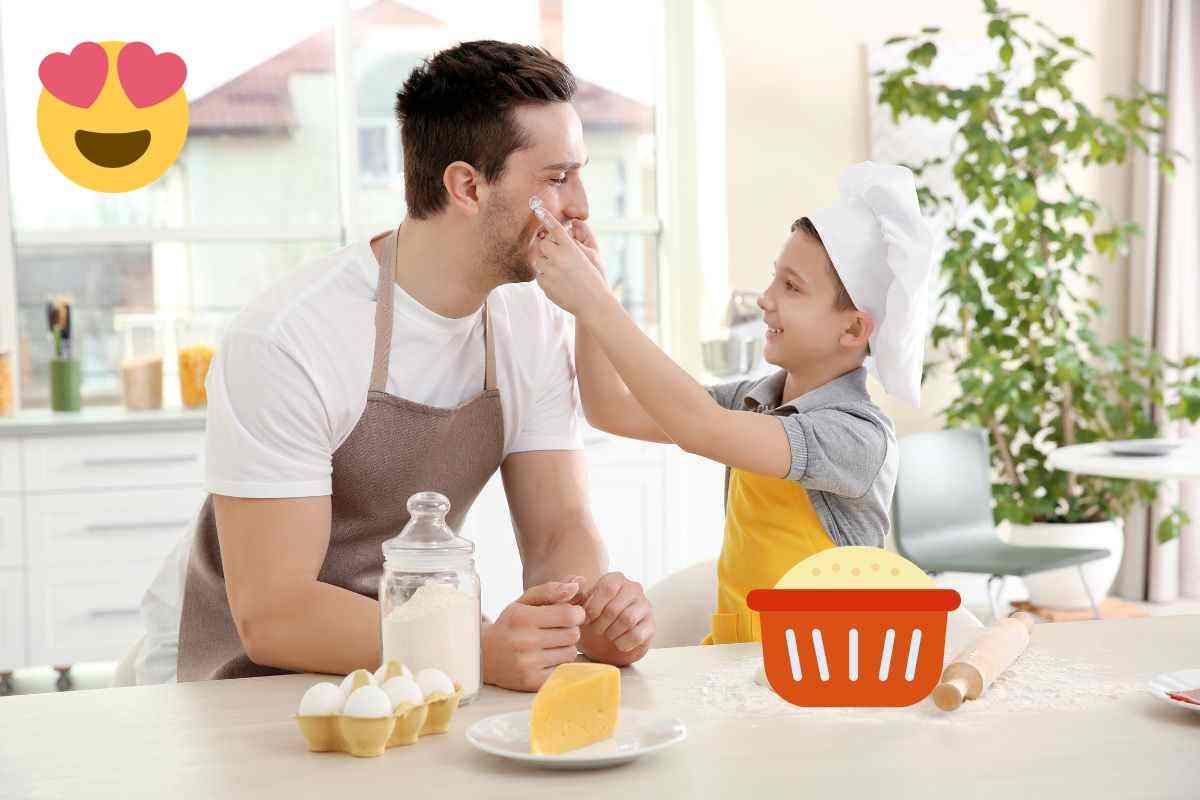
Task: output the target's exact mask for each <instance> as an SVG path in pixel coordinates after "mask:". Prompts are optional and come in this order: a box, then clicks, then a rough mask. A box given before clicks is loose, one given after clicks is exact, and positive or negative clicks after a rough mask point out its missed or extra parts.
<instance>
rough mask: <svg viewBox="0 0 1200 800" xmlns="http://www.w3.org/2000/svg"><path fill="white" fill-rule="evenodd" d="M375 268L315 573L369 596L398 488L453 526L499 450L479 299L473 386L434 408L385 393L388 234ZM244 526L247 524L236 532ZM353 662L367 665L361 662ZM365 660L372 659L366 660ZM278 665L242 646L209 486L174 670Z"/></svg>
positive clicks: (496, 401) (217, 672)
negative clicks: (352, 408) (360, 406)
mask: <svg viewBox="0 0 1200 800" xmlns="http://www.w3.org/2000/svg"><path fill="white" fill-rule="evenodd" d="M388 239H389V243H390V250H391V253H390V255H388V254H387V252H386V250H387V249H388V248H385V254H384V256H383V258H382V259H381V260H382V262H383V264H382V265H381V266H380V268H379V287H378V289H377V293H376V304H375V356H374V362H373V366H372V368H371V388H370V391H369V392H368V393H367V406H366V409H365V410H364V411H363V414H362V417H360V418H359V420H358V423H357V424H356V425H355V427H354V430H353V431H352V432H351V433H350V436H349V437H348V438H347V439H346V441H345V442H343V443H342V445H341V446H340V447H339V448H338V449H337V451H336V452H334V454H333V497H332V513H333V516H332V523H331V526H330V534H329V550H328V552H327V553H326V555H325V563H324V564H322V565H321V571H320V573H319V575H318V580H320V581H322V582H324V583H328V584H332V585H334V586H340V587H342V588H343V589H349V590H350V591H352V592H357V593H358V594H361V595H364V596H366V597H370V598H371V599H373V600H376V599H378V596H379V578H380V576H381V574H382V572H383V552H382V550H381V549H380V545H381V544H382V543H383V541H384V540H385V539H389V538H391V537H393V536H395V535H396V534H397V533H399V532H400V529H401V528H402V527H403V526H404V525H405V524H406V523H407V522H408V510H407V508H406V507H405V506H406V504H407V502H408V498H409V497H410V496H412V495H413V494H416V493H417V492H421V491H435V492H441V493H442V494H444V495H446V497H448V498H450V503H451V505H450V513H449V515H448V518H447V521H448V522H449V524H450V526H451V527H452V528H454V529H455V530H456V531H457V530H458V529H459V528H460V527H461V525H462V521H463V519H464V517H465V516H466V513H467V510H468V509H470V507H471V504H472V503H473V502H474V501H475V498H476V497H477V496H478V495H479V492H480V490H482V489H483V486H484V484H485V483H487V481H488V479H489V478H490V477H491V476H492V475H493V474H494V473H495V471H496V469H497V468H498V467H499V466H500V462H501V460H502V458H503V455H504V418H503V415H502V413H501V406H500V391H499V390H498V389H497V388H496V354H495V349H494V342H493V339H494V337H493V336H492V329H491V321H490V319H489V317H488V309H487V304H486V303H485V304H484V307H483V317H484V353H485V356H484V381H483V392H482V393H481V394H479V395H477V396H476V397H474V398H473V399H471V400H468V401H466V402H465V403H463V404H461V405H459V406H458V407H457V408H434V407H433V406H427V405H424V404H422V403H415V402H413V401H411V400H405V399H404V398H402V397H396V396H395V395H391V394H388V393H387V392H386V391H385V390H386V388H387V376H388V360H389V355H390V353H391V348H392V295H393V286H394V285H395V271H396V258H397V256H396V236H395V235H391V236H389V237H388ZM245 535H253V531H247V532H245ZM363 666H368V665H366V664H364V665H363ZM371 666H373V665H371ZM286 672H287V670H282V669H277V668H274V667H268V666H262V665H259V664H255V663H254V662H252V661H251V660H250V659H249V658H248V657H247V656H246V649H245V648H244V647H243V646H242V641H241V638H240V637H239V636H238V632H237V628H236V627H235V626H234V622H233V616H232V614H231V613H230V609H229V598H228V595H227V594H226V592H225V575H224V570H223V569H222V566H221V549H220V546H219V544H218V541H217V525H216V517H215V515H214V513H213V502H212V496H211V495H209V497H208V498H207V499H206V500H205V502H204V506H203V508H202V509H201V512H200V517H199V521H198V523H197V526H196V532H195V537H194V540H193V543H192V550H191V554H190V556H189V559H188V569H187V580H186V583H185V589H184V596H183V612H182V617H181V619H180V630H179V663H178V679H179V681H180V682H183V681H197V680H213V679H218V678H249V677H256V676H261V675H280V674H284V673H286Z"/></svg>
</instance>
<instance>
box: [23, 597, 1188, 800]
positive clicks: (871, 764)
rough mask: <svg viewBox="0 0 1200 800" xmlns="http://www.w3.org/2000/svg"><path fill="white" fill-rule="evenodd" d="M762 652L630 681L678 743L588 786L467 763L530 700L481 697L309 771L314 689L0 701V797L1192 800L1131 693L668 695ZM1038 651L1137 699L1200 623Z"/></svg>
mask: <svg viewBox="0 0 1200 800" xmlns="http://www.w3.org/2000/svg"><path fill="white" fill-rule="evenodd" d="M756 648H757V645H735V646H731V647H689V648H676V649H667V650H654V651H651V653H650V654H649V655H648V656H647V658H646V659H644V660H643V661H642V662H641V663H640V664H638V665H637V666H636V667H634V668H631V669H627V670H624V675H623V689H622V690H623V703H622V705H623V707H627V708H641V709H652V710H656V711H659V712H663V713H669V714H672V715H675V716H678V717H680V718H682V719H683V720H684V722H685V723H686V724H687V725H688V739H687V741H685V742H684V743H682V744H680V745H677V746H675V747H674V748H671V749H669V750H667V751H665V752H662V753H659V754H657V755H654V756H650V757H648V758H644V759H641V760H639V761H636V762H634V763H632V764H629V765H627V766H623V767H617V768H613V769H608V770H601V771H595V772H543V771H538V770H534V769H528V768H525V767H522V766H520V765H517V764H513V763H510V762H507V761H504V760H502V759H500V758H497V757H494V756H489V755H485V754H483V753H480V752H477V751H476V750H474V749H473V748H472V747H471V746H470V745H469V744H468V743H467V741H466V739H465V737H464V735H463V733H464V731H465V730H466V728H467V726H468V725H469V724H470V723H472V722H474V721H476V720H478V719H480V718H482V717H484V716H488V715H491V714H496V713H500V712H504V711H511V710H517V709H522V708H526V707H528V705H529V703H530V700H531V696H530V695H522V694H515V693H511V692H505V691H501V690H497V689H492V688H486V689H485V690H484V692H483V693H482V695H481V696H480V699H479V700H478V701H477V702H475V703H474V704H472V705H470V706H467V707H466V708H464V709H462V710H461V711H460V712H459V714H458V715H457V716H456V717H455V720H454V722H453V723H452V727H451V730H450V733H448V734H447V735H445V736H438V737H430V738H427V739H422V740H421V741H420V742H418V743H417V744H416V745H415V746H413V747H408V748H397V749H393V750H389V751H387V752H386V753H385V754H384V755H383V756H381V757H379V758H374V759H355V758H351V757H349V756H344V755H340V754H330V753H325V754H314V753H309V752H307V751H306V749H305V745H304V739H303V737H302V736H301V734H300V732H299V730H298V729H297V727H296V725H295V722H294V721H293V720H292V719H291V715H292V714H293V713H294V712H295V708H296V704H297V703H298V702H299V699H300V696H301V694H302V693H303V691H304V689H306V688H307V687H308V686H309V685H311V684H312V683H313V682H315V681H316V680H317V678H316V677H315V676H311V675H308V676H305V675H293V676H285V677H280V678H252V679H247V680H237V681H217V682H212V683H194V684H184V685H171V686H146V687H131V688H124V689H106V690H97V691H84V692H71V693H66V694H50V695H32V696H20V697H9V698H0V731H3V735H2V737H0V742H2V743H0V776H2V780H0V796H3V797H39V798H41V797H44V798H52V797H64V798H79V797H113V798H132V797H154V798H162V797H171V798H177V797H207V798H211V797H221V798H237V797H254V798H287V800H295V798H300V797H314V798H333V799H334V800H341V799H342V798H367V797H387V796H392V795H394V796H397V797H405V796H411V797H418V796H419V797H428V798H436V800H453V799H454V798H471V799H472V800H485V798H486V799H487V800H491V798H520V799H521V800H529V799H530V798H538V797H553V798H556V800H561V799H562V798H591V797H598V796H604V797H654V798H688V800H692V799H693V798H710V797H711V798H742V797H746V798H751V797H753V798H763V800H784V799H785V798H795V797H805V798H836V799H837V800H852V799H853V798H885V799H886V800H903V798H921V800H930V798H955V800H959V799H960V798H1006V800H1020V799H1022V798H1028V797H1034V798H1043V797H1045V798H1050V797H1056V798H1087V799H1088V800H1095V799H1097V798H1121V799H1122V800H1125V798H1132V797H1139V798H1140V797H1155V798H1192V799H1193V800H1194V798H1196V797H1197V796H1198V794H1200V758H1198V757H1197V754H1198V753H1200V714H1195V713H1189V712H1188V711H1186V710H1181V709H1176V708H1172V707H1170V706H1168V705H1167V704H1166V703H1163V702H1160V701H1158V700H1156V699H1154V698H1153V697H1151V696H1149V695H1148V694H1146V693H1144V692H1141V691H1137V690H1132V691H1129V692H1127V693H1124V694H1121V695H1120V696H1119V697H1116V698H1115V699H1104V698H1102V699H1101V700H1099V701H1097V703H1096V704H1094V705H1091V706H1082V707H1077V708H1056V709H1050V710H1045V711H1035V710H1030V709H1029V708H1026V709H1025V710H1020V711H1018V710H1014V711H1012V713H989V714H975V715H972V714H961V715H959V716H954V715H950V716H947V717H945V718H937V719H929V718H921V717H919V716H917V715H913V714H895V715H893V716H892V718H890V719H888V718H883V719H872V720H867V719H862V718H858V719H854V718H852V717H847V716H844V715H843V716H838V715H831V714H816V713H812V712H805V711H803V710H798V713H788V714H783V715H776V716H774V717H763V716H753V715H747V714H739V713H724V714H722V715H720V716H713V715H712V714H711V713H706V712H705V710H704V709H703V708H701V705H702V703H698V702H697V700H696V699H695V697H696V695H694V694H693V695H688V694H687V693H682V694H681V693H680V692H679V691H678V690H677V689H678V687H679V686H680V685H681V684H687V683H689V682H691V683H693V684H695V685H696V686H700V685H701V684H703V682H704V676H705V674H707V673H711V672H712V671H713V670H717V669H720V668H721V667H722V666H723V665H724V666H726V667H728V666H729V665H731V664H733V663H735V662H742V663H744V662H745V661H746V659H747V657H748V656H750V654H752V653H753V652H754V651H755V649H756ZM1031 648H1035V649H1036V650H1038V651H1039V652H1040V653H1041V654H1042V656H1041V657H1042V658H1043V659H1054V658H1057V659H1064V660H1072V661H1077V662H1080V663H1088V664H1094V665H1099V666H1102V667H1104V668H1105V669H1108V670H1111V671H1112V672H1113V674H1114V675H1119V676H1121V677H1123V678H1125V679H1127V680H1129V681H1134V680H1137V681H1142V680H1144V679H1147V678H1148V677H1149V676H1150V675H1152V674H1154V673H1156V672H1160V671H1174V670H1180V669H1185V668H1197V667H1200V616H1179V617H1159V618H1151V619H1139V620H1105V621H1092V622H1074V623H1057V624H1042V625H1038V626H1036V627H1035V628H1034V630H1033V643H1032V645H1031ZM1031 652H1032V650H1031ZM1064 663H1066V662H1064ZM981 702H982V701H981ZM787 710H789V711H790V709H787ZM844 713H857V712H844ZM863 713H866V712H863ZM939 713H940V712H939Z"/></svg>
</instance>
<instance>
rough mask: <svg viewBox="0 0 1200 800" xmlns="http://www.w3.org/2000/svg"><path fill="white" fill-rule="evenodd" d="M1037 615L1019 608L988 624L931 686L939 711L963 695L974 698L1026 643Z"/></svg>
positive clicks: (948, 708)
mask: <svg viewBox="0 0 1200 800" xmlns="http://www.w3.org/2000/svg"><path fill="white" fill-rule="evenodd" d="M1034 622H1036V619H1035V618H1034V616H1033V615H1032V614H1027V613H1026V612H1024V611H1018V612H1017V613H1015V614H1013V615H1012V616H1011V617H1008V618H1007V619H1002V620H1000V621H999V622H998V623H996V624H995V625H993V626H992V627H990V628H988V629H987V630H986V631H984V632H983V633H982V634H980V636H979V639H978V640H977V641H976V642H975V643H974V644H973V645H972V646H971V648H970V649H968V650H967V651H966V652H965V653H963V654H962V655H960V656H959V657H958V658H956V659H955V660H954V661H952V662H950V666H948V667H946V669H945V671H944V672H943V673H942V682H941V683H939V684H938V685H937V688H936V689H934V690H933V702H934V703H936V704H937V707H938V708H940V709H941V710H942V711H953V710H954V709H956V708H958V707H959V706H961V705H962V702H963V699H964V698H965V699H967V700H975V699H977V698H978V697H979V695H981V694H983V692H984V690H985V689H987V688H988V687H989V686H991V685H992V681H994V680H996V678H997V676H999V675H1000V674H1001V673H1002V672H1004V670H1006V669H1008V668H1009V667H1010V666H1012V663H1013V662H1014V661H1016V660H1017V657H1018V656H1020V655H1021V653H1023V652H1025V648H1026V647H1028V646H1029V632H1030V631H1031V630H1032V629H1033V624H1034Z"/></svg>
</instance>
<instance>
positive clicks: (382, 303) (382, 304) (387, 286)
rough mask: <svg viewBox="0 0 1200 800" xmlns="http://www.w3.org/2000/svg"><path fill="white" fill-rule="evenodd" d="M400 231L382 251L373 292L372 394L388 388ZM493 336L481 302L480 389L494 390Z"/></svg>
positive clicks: (486, 308) (393, 234) (486, 310)
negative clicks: (377, 283) (376, 284)
mask: <svg viewBox="0 0 1200 800" xmlns="http://www.w3.org/2000/svg"><path fill="white" fill-rule="evenodd" d="M399 238H400V229H399V228H396V230H395V231H393V232H392V233H391V234H390V235H389V236H388V237H387V243H386V244H385V245H384V249H383V258H382V261H383V263H382V264H380V265H379V285H378V286H377V287H376V289H375V355H374V357H373V359H372V361H371V391H373V392H382V391H386V389H387V378H388V362H389V360H390V358H391V354H392V321H393V316H392V298H393V297H394V294H395V292H394V288H395V284H396V260H397V259H398V258H399V252H400V248H399V247H397V246H396V243H397V241H398V239H399ZM494 340H495V337H494V336H492V315H491V314H489V313H488V306H487V301H486V300H484V301H483V351H484V359H483V388H484V391H491V390H493V389H495V388H496V347H495V343H494Z"/></svg>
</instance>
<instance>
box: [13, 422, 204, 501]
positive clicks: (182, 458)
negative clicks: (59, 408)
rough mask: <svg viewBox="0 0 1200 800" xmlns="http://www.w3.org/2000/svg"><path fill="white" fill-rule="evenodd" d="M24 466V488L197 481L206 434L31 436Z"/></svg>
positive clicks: (45, 488) (201, 464)
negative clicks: (40, 437) (36, 437)
mask: <svg viewBox="0 0 1200 800" xmlns="http://www.w3.org/2000/svg"><path fill="white" fill-rule="evenodd" d="M24 468H25V469H24V474H25V491H27V492H39V491H54V490H71V489H106V488H110V487H114V486H122V487H126V486H164V485H168V486H169V485H177V484H187V483H190V484H196V483H200V482H201V481H202V480H203V479H204V437H203V435H200V436H197V435H196V434H195V432H193V431H183V432H179V433H171V432H164V433H147V434H143V435H140V436H129V435H128V434H125V435H113V436H104V435H93V436H87V437H80V436H53V437H47V438H44V439H33V438H31V439H28V440H26V441H25V443H24Z"/></svg>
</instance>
